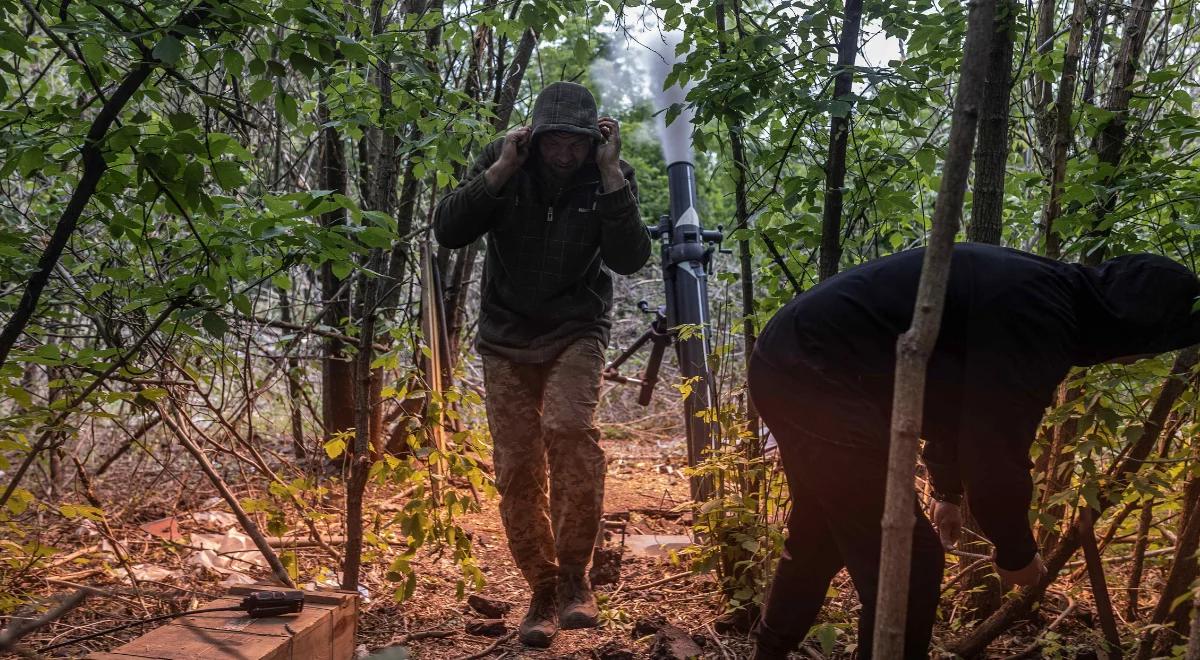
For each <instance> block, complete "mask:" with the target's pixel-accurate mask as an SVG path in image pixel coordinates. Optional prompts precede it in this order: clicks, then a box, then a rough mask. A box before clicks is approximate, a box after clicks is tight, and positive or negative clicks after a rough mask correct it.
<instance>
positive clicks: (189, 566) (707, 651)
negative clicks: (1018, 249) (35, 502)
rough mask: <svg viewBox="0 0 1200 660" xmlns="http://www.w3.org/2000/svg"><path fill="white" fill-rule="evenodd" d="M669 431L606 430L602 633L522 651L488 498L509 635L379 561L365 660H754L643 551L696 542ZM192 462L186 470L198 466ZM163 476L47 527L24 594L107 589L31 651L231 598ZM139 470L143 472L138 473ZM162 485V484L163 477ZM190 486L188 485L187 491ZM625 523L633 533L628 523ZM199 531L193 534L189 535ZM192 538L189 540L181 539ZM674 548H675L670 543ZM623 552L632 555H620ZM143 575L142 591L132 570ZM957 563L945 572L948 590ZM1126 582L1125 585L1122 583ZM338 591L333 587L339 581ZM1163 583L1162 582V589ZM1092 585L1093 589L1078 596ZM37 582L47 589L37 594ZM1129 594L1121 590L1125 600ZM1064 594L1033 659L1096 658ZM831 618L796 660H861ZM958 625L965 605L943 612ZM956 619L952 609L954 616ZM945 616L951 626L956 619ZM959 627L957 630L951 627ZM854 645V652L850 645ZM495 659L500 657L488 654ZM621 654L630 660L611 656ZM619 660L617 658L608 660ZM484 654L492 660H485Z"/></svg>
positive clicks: (192, 498) (216, 528)
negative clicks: (656, 625)
mask: <svg viewBox="0 0 1200 660" xmlns="http://www.w3.org/2000/svg"><path fill="white" fill-rule="evenodd" d="M663 438H664V436H663V435H661V434H659V435H655V434H647V433H643V432H637V433H629V432H628V429H627V428H626V427H622V426H620V425H616V426H613V427H606V439H605V440H604V441H603V442H604V445H605V448H606V451H607V453H608V460H609V469H608V480H607V493H606V500H605V505H606V517H607V518H608V519H609V520H611V521H612V523H610V530H609V532H610V533H609V535H608V538H607V540H606V543H605V546H606V547H608V548H618V549H621V550H622V551H623V552H622V555H621V556H622V561H621V562H620V571H619V580H618V581H617V582H616V583H615V584H606V585H602V586H598V587H597V593H598V595H599V600H600V602H601V609H602V625H601V627H599V628H596V629H591V630H573V631H561V632H560V633H559V634H558V636H557V637H556V638H555V640H554V643H553V645H552V646H551V648H549V649H546V650H535V649H528V648H524V647H522V646H521V645H520V644H519V643H518V642H517V641H516V640H515V638H514V637H513V636H512V635H511V633H512V631H514V630H515V629H516V627H517V625H518V624H519V622H520V619H521V617H522V615H523V614H524V610H525V607H526V605H527V603H528V598H529V591H528V589H527V587H526V585H525V583H524V580H523V579H522V577H521V576H520V574H519V573H518V572H517V570H516V568H515V567H514V566H513V563H512V559H511V556H510V555H509V551H508V548H507V545H506V542H505V537H504V532H503V530H502V528H501V525H500V519H499V513H498V506H497V505H498V502H497V500H496V499H495V498H490V499H488V498H485V499H483V501H482V502H481V505H482V508H481V510H480V511H479V512H477V513H472V514H469V515H467V516H466V517H465V518H463V519H461V520H460V521H459V522H460V523H461V524H462V526H463V527H464V528H465V529H466V530H468V532H469V533H470V534H471V537H472V541H473V548H474V554H475V557H476V560H477V562H478V565H479V566H480V568H481V570H482V571H483V573H484V575H485V577H486V579H487V585H486V586H485V587H484V588H483V590H482V591H481V592H480V595H482V596H485V597H489V598H493V599H498V600H501V601H506V602H508V603H511V604H512V608H511V610H510V611H509V612H508V613H507V614H506V615H505V616H504V620H505V623H506V630H507V632H508V633H509V634H508V636H507V637H505V636H503V635H502V636H500V637H498V638H497V637H486V636H476V635H471V634H468V633H467V632H466V629H465V628H466V624H467V623H469V622H471V621H472V620H474V619H481V618H484V617H483V616H482V615H480V614H478V613H476V612H474V611H472V609H471V608H470V607H469V606H468V604H467V603H466V602H465V601H463V600H459V599H458V598H456V596H455V583H456V581H457V580H458V579H459V577H460V571H459V569H458V567H456V566H455V565H454V564H453V563H452V562H451V561H450V559H449V558H448V557H446V556H438V555H436V554H433V553H430V552H426V551H422V552H420V553H418V555H417V557H416V558H415V559H414V561H413V567H414V568H415V569H416V571H417V572H418V575H419V582H418V586H417V588H416V591H415V593H414V595H413V596H412V597H411V598H410V599H409V600H407V601H405V602H404V603H396V602H395V600H394V599H393V598H392V593H391V591H392V589H394V588H395V585H394V584H392V583H389V582H387V580H386V579H385V578H384V573H385V572H386V570H387V566H388V561H386V560H384V559H380V560H377V561H372V562H369V563H367V564H365V565H364V577H363V583H364V585H365V587H366V588H365V595H366V598H364V599H363V602H362V604H361V605H360V617H359V622H358V625H359V631H358V640H357V643H358V645H359V650H360V653H361V652H364V651H365V652H369V653H373V654H378V655H377V656H376V657H379V658H385V657H386V658H417V659H425V658H429V659H437V660H442V659H449V658H465V657H470V656H472V655H473V654H477V653H480V652H482V651H485V650H488V653H487V657H490V658H493V659H497V658H526V657H528V658H564V657H569V658H602V657H603V658H619V657H647V656H648V653H649V651H650V647H651V644H652V640H651V636H649V635H643V636H641V637H640V638H637V637H635V631H638V630H639V627H638V626H637V625H636V624H637V622H638V621H641V620H647V619H653V618H654V617H661V618H663V619H665V620H667V621H668V622H669V623H672V624H674V625H675V626H677V627H678V628H680V629H682V630H683V631H685V632H686V633H687V634H689V635H691V636H692V638H693V639H695V640H696V641H697V642H698V643H700V644H701V646H702V648H703V649H704V657H706V658H720V659H722V660H728V659H730V658H746V657H749V654H750V652H751V649H752V642H751V641H750V639H749V638H748V637H747V636H746V635H745V634H739V633H727V634H718V633H717V631H716V630H717V626H715V625H714V624H715V623H716V622H717V620H718V618H719V617H720V616H721V614H722V610H721V599H720V597H719V594H718V592H717V587H716V583H715V580H714V578H713V576H712V575H711V574H704V575H693V574H689V573H688V571H687V568H686V566H683V565H681V564H679V563H678V562H677V561H674V559H673V557H671V556H670V555H669V554H663V553H659V554H658V555H648V554H647V553H644V552H635V551H634V546H635V545H636V541H638V540H645V539H646V538H647V537H650V536H655V535H657V536H660V537H678V536H680V535H686V534H688V531H689V530H688V520H687V516H686V514H685V515H680V512H679V511H672V510H673V509H675V507H676V505H678V504H679V503H681V502H684V501H685V500H686V498H687V493H688V481H687V477H686V476H684V475H683V473H682V468H683V466H684V465H685V462H686V457H685V452H684V449H683V446H682V445H683V443H682V441H676V440H666V439H663ZM187 465H188V464H187V463H186V462H183V463H180V464H179V465H178V467H179V468H185V467H187ZM161 467H162V468H163V469H162V470H161V471H159V473H160V474H174V475H175V477H176V478H179V479H180V482H181V483H182V484H183V486H182V487H181V486H174V485H173V486H172V487H171V488H169V489H168V488H165V487H164V488H161V489H160V488H159V487H158V486H157V485H156V484H154V483H148V484H141V483H139V484H138V485H137V486H136V487H131V486H130V484H131V483H132V482H131V481H130V479H131V477H130V476H129V475H130V473H129V472H127V471H126V472H124V473H123V474H114V475H106V477H107V478H106V479H105V480H104V482H103V483H101V484H97V485H96V489H97V490H98V491H102V492H101V497H102V499H105V500H106V501H118V500H114V499H111V498H112V497H113V496H114V495H115V494H119V493H123V494H124V502H125V505H124V507H123V508H122V509H121V510H119V511H116V512H112V514H110V515H109V516H108V517H107V520H108V521H109V522H108V525H109V527H110V529H109V530H102V529H101V530H98V529H97V525H95V524H85V525H77V526H76V527H75V528H73V529H67V528H65V527H63V526H62V525H61V524H54V523H53V519H52V518H47V520H46V524H45V526H44V527H43V528H40V529H39V530H38V534H41V535H42V537H43V538H42V541H43V542H46V543H51V544H53V545H54V546H55V547H58V548H60V549H61V550H62V551H63V554H62V555H61V558H59V559H55V560H54V561H53V563H52V564H51V567H50V568H49V569H47V570H43V571H38V572H37V573H36V574H34V575H30V576H28V579H26V580H25V583H26V584H28V585H29V587H30V591H33V592H37V591H41V592H43V593H45V594H50V593H62V592H64V591H66V590H69V589H71V588H72V587H74V586H77V585H80V584H86V585H89V586H92V587H97V588H99V589H100V590H101V593H100V594H99V595H97V596H94V597H93V598H91V599H90V600H89V601H88V603H87V606H86V607H83V608H80V609H78V610H76V611H74V612H72V613H70V614H69V615H68V616H67V617H66V618H65V619H63V620H62V621H60V622H58V623H56V624H55V625H53V626H50V627H47V628H45V629H43V630H41V631H39V632H38V633H37V634H35V635H34V636H32V637H31V638H29V639H27V640H26V643H27V646H28V647H29V648H38V647H40V646H42V645H44V644H49V643H53V642H55V641H61V640H64V639H70V638H73V637H77V636H82V635H84V634H87V633H89V632H92V631H95V630H100V629H104V628H107V627H110V626H113V625H117V624H119V623H123V622H125V621H129V620H131V619H133V618H140V617H143V616H148V615H152V614H159V613H162V612H170V611H179V610H182V609H188V608H194V607H197V606H198V605H199V604H200V603H203V602H204V601H206V600H209V599H210V598H215V597H218V596H219V595H221V594H222V593H223V592H224V590H225V586H224V585H223V584H222V577H223V576H222V575H220V574H218V573H216V572H214V571H213V570H211V569H210V568H209V567H202V566H198V565H196V562H195V555H194V554H193V552H194V551H195V550H197V548H196V547H195V545H194V544H195V543H197V542H198V541H196V539H197V538H203V536H201V537H197V536H194V534H195V533H200V534H203V533H205V532H207V533H209V534H210V537H211V536H212V535H213V533H214V532H215V533H217V534H219V533H220V532H221V530H222V529H225V530H226V531H225V533H226V535H228V534H230V533H231V532H228V526H229V518H230V517H231V515H230V514H229V513H228V512H227V510H222V509H223V506H222V505H220V504H217V503H215V501H214V499H213V498H212V495H213V493H212V492H210V491H209V490H208V489H207V484H206V483H202V481H201V479H202V477H201V476H199V475H192V476H188V475H187V474H181V473H179V472H176V470H175V467H176V466H174V465H172V464H171V463H169V462H168V463H165V464H163V465H162V466H161ZM131 469H133V470H134V471H135V472H136V470H137V467H136V466H134V467H133V468H131ZM164 480H165V479H164ZM188 484H191V486H190V487H189V486H188ZM370 497H371V499H370V501H369V509H372V510H381V511H387V510H389V509H395V508H398V507H399V506H401V505H402V504H403V501H402V499H401V496H400V495H398V494H394V493H389V492H386V491H384V490H381V489H375V490H374V491H373V492H372V493H371V496H370ZM162 519H168V520H174V521H175V523H173V526H174V527H177V529H178V532H175V531H173V529H167V530H165V533H167V534H176V533H177V534H178V537H177V538H178V539H179V540H177V541H176V542H175V543H174V544H169V543H164V542H163V540H162V538H161V534H163V533H164V530H163V529H157V530H156V531H157V532H158V533H159V534H160V536H159V537H158V538H156V537H155V535H154V534H153V533H152V532H150V531H148V530H147V529H146V527H145V524H146V522H148V521H152V520H162ZM621 523H623V525H622V524H621ZM106 534H111V535H112V536H113V537H114V538H116V539H119V540H120V544H121V546H122V554H123V555H124V559H123V560H122V559H121V558H120V557H118V556H116V555H114V554H113V553H112V552H111V551H110V549H111V546H110V545H107V544H106V541H105V540H104V538H103V536H104V535H106ZM188 534H193V536H190V537H188V536H187V535H188ZM185 538H190V541H183V540H182V539H185ZM664 540H669V539H664ZM622 546H624V547H622ZM297 554H298V556H299V560H300V564H301V566H302V567H306V568H308V567H311V566H313V565H317V564H320V563H322V561H323V563H324V564H329V563H330V562H329V560H328V558H327V557H326V558H323V557H322V555H321V551H320V550H319V549H317V548H305V549H301V550H297ZM126 565H127V566H128V567H129V569H131V570H133V571H134V572H135V574H136V575H138V578H139V584H138V585H137V587H136V588H135V587H133V586H132V585H131V582H130V581H129V579H128V578H127V571H126V569H125V566H126ZM245 572H246V573H248V574H250V575H251V576H253V577H254V578H264V577H266V576H267V573H266V572H265V571H263V570H261V569H255V568H253V567H251V568H247V570H246V571H245ZM953 573H954V566H953V565H948V567H947V580H948V583H949V582H950V581H951V575H952V574H953ZM1109 580H1110V584H1112V585H1114V587H1115V585H1117V584H1122V583H1123V578H1122V577H1118V576H1116V575H1110V577H1109ZM1118 580H1120V582H1119V581H1118ZM330 581H331V582H332V578H331V580H330ZM1156 582H1157V580H1156ZM1081 583H1082V585H1083V588H1082V589H1081V588H1080V586H1079V585H1080V584H1081ZM35 585H36V586H35ZM1118 591H1119V590H1118ZM1064 592H1069V594H1072V598H1073V600H1072V601H1071V602H1075V603H1076V605H1074V606H1072V607H1073V608H1074V611H1073V612H1072V613H1071V615H1070V616H1066V617H1062V620H1060V621H1058V622H1057V623H1056V626H1057V627H1056V628H1055V632H1054V633H1051V634H1050V637H1049V639H1045V638H1044V640H1045V641H1047V642H1048V644H1046V645H1045V646H1044V647H1043V649H1042V650H1041V653H1042V655H1041V656H1038V655H1034V654H1031V655H1028V656H1026V657H1070V658H1076V657H1082V658H1086V657H1095V655H1094V653H1090V652H1089V649H1090V648H1094V639H1095V633H1094V632H1093V631H1092V630H1091V629H1090V627H1089V626H1088V625H1087V624H1089V623H1090V614H1089V613H1088V609H1089V607H1090V593H1087V590H1086V580H1079V581H1076V582H1073V583H1072V584H1071V585H1070V586H1069V587H1067V588H1064ZM831 596H832V598H831V599H830V602H829V603H827V607H826V608H825V610H824V612H823V615H822V619H823V621H825V622H827V623H830V624H831V625H830V626H829V632H830V633H831V636H830V637H829V638H827V640H826V642H827V643H828V644H829V646H826V649H827V650H830V648H831V647H832V650H833V652H832V653H831V654H826V655H822V654H820V653H819V652H818V651H817V650H816V649H817V648H820V644H819V643H818V642H817V641H816V640H813V641H810V642H809V644H810V646H809V647H808V648H807V649H806V650H805V651H803V652H800V653H797V654H794V655H793V657H796V658H820V657H829V658H847V657H851V652H852V649H853V646H852V640H853V638H854V622H855V619H856V618H857V610H858V605H857V599H856V597H855V595H854V590H853V588H852V585H851V583H850V582H849V580H848V578H847V576H846V574H845V573H844V572H843V573H842V574H841V575H839V576H838V577H837V578H836V579H835V581H834V583H833V588H832V590H831ZM1060 601H1061V602H1066V601H1065V600H1064V599H1061V598H1051V600H1050V602H1049V604H1048V605H1047V606H1046V607H1045V608H1043V610H1041V611H1039V613H1037V614H1035V615H1034V617H1032V618H1031V620H1030V621H1029V622H1026V623H1024V624H1021V625H1019V626H1018V627H1017V628H1015V629H1014V630H1013V631H1010V634H1009V635H1006V636H1005V637H1004V638H1002V639H1001V640H997V642H996V643H994V644H993V646H992V653H989V657H1007V656H1009V655H1011V654H1013V653H1015V652H1017V651H1019V650H1021V649H1023V648H1024V647H1026V646H1027V645H1028V644H1029V642H1030V641H1032V639H1033V637H1034V635H1036V634H1038V633H1039V631H1041V630H1043V629H1044V628H1045V627H1046V625H1047V624H1048V623H1049V622H1051V621H1053V620H1054V619H1055V618H1056V615H1057V614H1058V611H1057V610H1059V609H1061V608H1060V606H1059V602H1060ZM943 605H944V606H945V607H946V608H949V609H948V610H947V613H948V618H949V620H950V621H956V618H957V617H956V616H955V615H954V612H957V610H958V607H959V605H958V604H956V603H955V602H954V601H947V602H945V603H943ZM951 609H952V610H954V611H953V612H951V611H949V610H951ZM947 613H944V615H947ZM951 625H952V627H954V628H958V627H959V625H960V624H957V623H955V624H951ZM141 632H144V631H139V630H138V629H137V628H132V629H129V630H126V631H124V632H121V633H117V634H115V635H111V636H106V637H102V638H99V639H97V640H94V641H91V642H87V643H85V644H81V645H78V646H73V647H69V648H66V649H63V650H62V651H61V652H55V653H60V655H58V656H55V657H81V656H83V655H86V653H87V652H91V651H103V650H109V649H112V648H114V647H116V646H118V645H120V644H121V643H123V642H125V641H128V640H129V639H132V638H134V637H136V636H138V635H139V634H141ZM958 632H959V631H952V630H950V629H949V628H948V627H946V626H944V625H939V628H938V630H937V632H936V633H935V644H936V642H937V640H938V639H948V638H950V637H953V636H955V635H956V634H958ZM848 643H850V645H848ZM489 649H490V650H489ZM616 650H623V651H627V652H629V653H630V654H631V655H625V656H621V655H619V654H618V655H612V654H611V653H612V652H613V651H616ZM604 651H608V652H609V653H604ZM480 657H482V656H480Z"/></svg>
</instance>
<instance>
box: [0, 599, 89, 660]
mask: <svg viewBox="0 0 1200 660" xmlns="http://www.w3.org/2000/svg"><path fill="white" fill-rule="evenodd" d="M89 593H90V592H89V590H87V589H78V590H76V591H75V592H74V593H72V594H71V595H70V596H67V597H66V598H64V599H63V600H62V602H60V603H59V604H58V606H57V607H55V608H54V609H52V610H50V611H49V612H46V613H45V614H43V615H42V616H40V617H38V618H36V619H34V620H32V621H27V622H24V623H22V622H14V623H12V624H11V625H9V626H8V627H7V628H5V629H4V630H0V651H7V650H8V649H10V648H12V647H13V645H14V644H16V643H17V642H18V641H20V640H21V638H22V637H25V636H26V635H28V634H30V633H32V632H34V631H37V630H40V629H41V628H44V627H46V626H48V625H50V624H51V623H54V622H55V621H57V620H59V619H61V618H62V617H63V616H65V615H66V614H67V613H68V612H70V611H71V610H73V609H75V608H76V607H79V606H80V605H82V604H83V601H84V599H86V598H87V597H88V594H89Z"/></svg>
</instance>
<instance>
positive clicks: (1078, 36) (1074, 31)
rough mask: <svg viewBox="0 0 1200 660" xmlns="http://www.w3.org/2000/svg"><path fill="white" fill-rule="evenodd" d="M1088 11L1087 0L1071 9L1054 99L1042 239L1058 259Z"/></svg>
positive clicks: (1051, 256)
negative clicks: (1057, 228)
mask: <svg viewBox="0 0 1200 660" xmlns="http://www.w3.org/2000/svg"><path fill="white" fill-rule="evenodd" d="M1086 13H1087V0H1075V9H1074V11H1072V12H1071V28H1070V36H1068V37H1067V51H1066V55H1065V56H1064V58H1063V71H1062V77H1061V78H1060V79H1059V81H1058V96H1057V99H1056V101H1055V104H1054V105H1055V113H1056V115H1057V119H1056V120H1055V125H1054V144H1053V152H1052V154H1051V158H1050V193H1049V196H1048V198H1047V200H1046V205H1045V207H1043V209H1042V243H1043V245H1044V246H1045V255H1046V256H1047V257H1049V258H1051V259H1058V258H1059V256H1060V252H1061V251H1062V237H1061V236H1059V234H1058V232H1056V231H1055V230H1054V221H1055V220H1058V214H1059V212H1060V211H1061V207H1062V184H1063V180H1064V179H1065V178H1066V175H1067V148H1068V147H1070V146H1071V135H1072V126H1071V114H1072V113H1073V112H1074V110H1075V84H1076V83H1075V81H1076V79H1077V78H1078V74H1079V55H1080V45H1081V43H1082V41H1083V19H1084V16H1085V14H1086Z"/></svg>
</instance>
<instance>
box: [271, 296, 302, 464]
mask: <svg viewBox="0 0 1200 660" xmlns="http://www.w3.org/2000/svg"><path fill="white" fill-rule="evenodd" d="M276 293H278V294H279V318H280V320H282V321H283V322H284V323H291V322H292V301H291V299H290V298H289V297H288V292H287V291H286V290H284V289H283V288H278V289H276ZM302 387H303V386H302V385H301V384H300V360H298V359H296V357H295V356H294V355H292V354H290V353H289V354H288V359H287V391H288V408H289V411H290V413H291V415H290V417H291V422H292V449H293V450H294V451H295V453H296V458H304V457H305V456H306V455H307V454H308V451H307V449H306V448H305V447H304V411H302V410H301V409H300V397H301V396H302V393H301V391H300V390H301V388H302Z"/></svg>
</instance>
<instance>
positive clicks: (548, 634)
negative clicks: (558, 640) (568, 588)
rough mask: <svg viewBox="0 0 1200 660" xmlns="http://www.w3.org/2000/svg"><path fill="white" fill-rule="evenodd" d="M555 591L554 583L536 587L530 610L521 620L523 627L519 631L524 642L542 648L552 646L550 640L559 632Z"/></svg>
mask: <svg viewBox="0 0 1200 660" xmlns="http://www.w3.org/2000/svg"><path fill="white" fill-rule="evenodd" d="M554 591H555V585H553V584H548V585H543V586H540V587H536V588H534V590H533V599H532V600H531V601H530V602H529V612H527V613H526V614H525V618H524V619H522V620H521V627H520V628H519V629H518V632H517V637H518V638H519V639H520V640H521V643H522V644H524V645H526V646H534V647H537V648H540V649H544V648H546V647H548V646H550V641H551V640H552V639H554V634H555V633H557V632H558V608H557V603H555V601H554Z"/></svg>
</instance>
